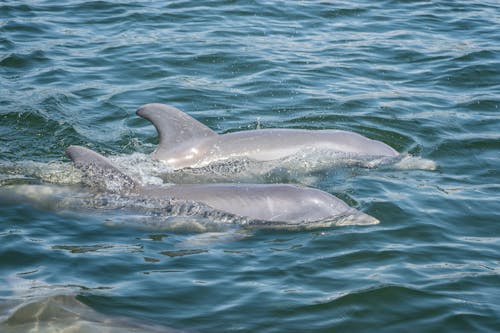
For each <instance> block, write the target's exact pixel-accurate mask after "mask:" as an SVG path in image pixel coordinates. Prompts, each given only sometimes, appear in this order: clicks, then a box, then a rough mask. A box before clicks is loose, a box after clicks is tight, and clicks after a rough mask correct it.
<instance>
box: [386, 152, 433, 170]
mask: <svg viewBox="0 0 500 333" xmlns="http://www.w3.org/2000/svg"><path fill="white" fill-rule="evenodd" d="M393 167H394V169H397V170H431V171H432V170H436V169H437V163H436V162H434V161H433V160H428V159H425V158H422V157H419V156H412V155H410V154H408V155H405V156H403V158H401V159H400V160H399V161H398V162H396V163H394V166H393Z"/></svg>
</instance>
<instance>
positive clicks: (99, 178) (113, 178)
mask: <svg viewBox="0 0 500 333" xmlns="http://www.w3.org/2000/svg"><path fill="white" fill-rule="evenodd" d="M66 154H67V155H68V157H69V158H70V159H71V160H72V161H73V163H74V164H75V166H76V167H77V168H78V169H80V170H81V171H82V172H83V181H84V183H86V184H87V185H89V186H91V187H97V188H99V189H101V190H107V191H111V192H124V191H125V192H128V191H132V190H134V189H136V188H138V187H139V186H140V185H139V184H138V183H137V182H136V181H135V180H134V179H132V178H131V177H130V176H128V175H126V174H125V173H123V172H122V171H120V170H119V169H118V168H117V167H116V166H115V165H114V164H113V163H112V162H111V161H110V160H108V159H107V158H106V157H104V156H102V155H100V154H98V153H96V152H95V151H93V150H90V149H88V148H85V147H81V146H69V147H68V148H66Z"/></svg>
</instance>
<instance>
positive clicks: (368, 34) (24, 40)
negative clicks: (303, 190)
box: [0, 0, 500, 332]
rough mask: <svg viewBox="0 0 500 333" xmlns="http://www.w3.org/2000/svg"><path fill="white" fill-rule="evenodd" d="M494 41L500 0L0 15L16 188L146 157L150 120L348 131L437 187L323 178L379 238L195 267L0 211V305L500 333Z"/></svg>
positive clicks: (192, 252) (172, 250) (225, 246)
mask: <svg viewBox="0 0 500 333" xmlns="http://www.w3.org/2000/svg"><path fill="white" fill-rule="evenodd" d="M499 22H500V5H499V4H498V2H496V1H435V2H428V1H378V2H373V1H340V2H332V3H327V2H317V1H300V2H299V1H296V2H279V1H251V2H246V1H177V2H163V1H138V2H128V1H111V0H109V1H90V2H89V1H66V2H65V3H64V4H59V3H58V2H55V1H4V2H1V3H0V185H1V187H0V189H1V188H2V187H6V186H7V185H13V184H48V183H51V182H56V183H58V182H61V178H64V179H67V178H68V175H67V174H64V175H61V173H60V170H61V168H59V167H58V168H55V167H54V165H63V166H65V165H66V164H68V165H69V161H68V160H67V159H66V158H65V157H64V149H65V148H66V147H67V146H68V145H74V144H79V145H85V146H88V147H90V148H92V149H95V150H97V151H99V152H101V153H104V154H105V155H122V156H129V155H130V154H132V153H134V152H139V153H142V154H147V153H149V152H151V151H152V150H153V149H154V147H155V145H156V143H157V138H156V133H155V131H154V128H153V127H152V126H151V125H150V124H149V123H148V122H147V121H145V120H143V119H140V118H139V117H137V116H136V115H135V113H134V112H135V110H136V109H137V107H139V106H140V105H142V104H144V103H150V102H161V103H166V104H171V105H174V106H176V107H178V108H179V109H181V110H184V111H186V112H187V113H189V114H190V115H191V116H193V117H194V118H196V119H197V120H199V121H201V122H202V123H204V124H205V125H207V126H209V127H210V128H212V129H214V130H215V131H216V132H218V133H227V132H233V131H240V130H249V129H255V128H256V127H257V125H259V126H260V127H262V128H274V127H278V128H306V129H343V130H350V131H354V132H357V133H360V134H363V135H365V136H367V137H369V138H372V139H377V140H380V141H383V142H385V143H387V144H389V145H390V146H392V147H394V148H395V149H396V150H398V151H399V152H402V153H410V154H412V155H413V156H416V157H420V158H423V159H429V160H432V161H434V162H435V163H436V165H437V169H436V170H422V169H421V168H391V167H385V168H374V169H366V168H357V167H348V168H340V169H332V170H329V171H328V172H326V173H323V174H322V175H321V177H319V178H315V180H314V182H313V183H312V185H314V186H315V187H318V188H320V189H322V190H324V191H327V192H329V193H332V194H334V195H337V196H338V197H340V198H342V199H343V200H345V201H346V202H347V203H348V204H349V205H351V206H353V207H355V208H357V209H360V210H362V211H364V212H366V213H368V214H370V215H372V216H375V217H376V218H378V219H379V220H380V221H381V223H380V224H379V225H375V226H366V227H362V226H350V227H338V228H328V229H321V230H313V231H296V232H285V231H255V232H252V233H250V234H245V235H243V236H241V235H240V236H238V237H223V236H221V237H220V239H218V240H216V241H210V242H200V243H195V244H197V245H196V246H191V247H189V248H187V247H184V246H183V244H186V243H189V242H191V241H192V240H193V239H195V240H196V239H197V237H200V234H199V233H193V232H172V231H164V230H161V228H160V229H151V228H149V229H145V228H141V227H140V226H137V227H136V226H134V225H133V224H131V223H127V224H126V225H125V226H118V227H116V226H110V225H109V223H107V221H108V220H109V219H113V218H116V216H115V215H116V214H118V215H120V213H119V212H104V213H103V212H100V211H92V210H91V211H89V212H87V213H85V214H81V213H79V214H60V212H58V211H57V210H54V209H46V208H44V207H40V206H37V205H33V204H32V203H30V202H20V201H19V200H16V199H15V198H10V197H8V196H7V197H5V196H0V281H1V282H0V301H6V302H7V301H8V302H11V301H18V302H25V301H27V300H29V297H30V295H33V294H37V295H38V294H43V293H45V292H47V291H49V290H55V291H57V288H64V289H65V290H68V289H70V290H71V291H72V293H73V294H75V295H76V297H77V299H78V300H79V301H80V302H81V303H83V304H84V305H85V306H88V307H89V309H91V310H92V311H95V313H98V314H99V315H102V316H103V317H112V318H114V317H115V316H120V317H126V318H128V320H130V322H140V323H141V325H142V323H144V325H147V326H145V327H160V328H161V327H173V328H176V329H180V330H188V331H191V330H192V331H199V332H221V331H222V332H372V331H377V332H498V331H499V330H500V319H499V318H500V288H499V286H500V277H499V264H500V239H499V236H498V235H499V233H500V213H499V211H500V177H499V165H500V113H499V112H500V110H499V104H500V100H499V96H500V70H499V69H500V55H499V54H500V53H499V51H500V34H499V33H498V31H499ZM63 169H64V168H63ZM54 170H55V171H54ZM70 178H71V177H70ZM291 181H294V182H300V183H307V184H311V182H310V178H309V177H308V176H304V178H303V179H293V180H291ZM121 219H122V220H123V219H125V220H126V219H127V213H123V214H122V216H121ZM23 283H25V284H27V286H25V285H24V284H23ZM30 283H33V284H30ZM35 283H36V285H43V286H44V287H43V288H40V287H38V288H34V287H33V285H35ZM8 302H7V303H6V304H10V303H8ZM4 308H8V307H7V306H5V307H4V306H0V319H1V320H2V324H0V325H3V326H0V327H2V329H3V330H6V329H7V328H9V327H10V328H9V329H12V330H13V331H16V327H15V325H14V326H12V325H10V326H9V324H8V323H7V324H6V323H5V321H6V320H7V319H6V318H8V316H7V315H5V316H3V315H4V314H5V313H6V312H2V309H4ZM20 315H24V316H25V318H26V322H29V321H30V320H32V318H31V317H32V316H33V315H34V314H33V313H29V312H28V313H23V314H20ZM92 316H93V315H91V317H92ZM95 317H96V318H97V315H95ZM99 318H100V317H99ZM21 321H22V320H21ZM6 325H7V326H6ZM151 329H152V328H151ZM17 331H18V332H23V329H18V330H17ZM49 331H50V330H49ZM96 331H98V330H96Z"/></svg>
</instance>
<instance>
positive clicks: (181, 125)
mask: <svg viewBox="0 0 500 333" xmlns="http://www.w3.org/2000/svg"><path fill="white" fill-rule="evenodd" d="M136 114H137V115H138V116H140V117H142V118H144V119H147V120H149V121H150V122H152V123H153V125H154V127H155V128H156V131H157V132H158V136H159V147H158V149H157V150H162V151H168V150H170V149H172V148H174V147H175V146H176V145H178V144H180V143H183V142H185V141H189V140H192V139H203V138H208V137H212V136H216V135H217V133H215V132H214V131H212V130H211V129H210V128H208V127H207V126H205V125H203V124H202V123H200V122H199V121H198V120H196V119H194V118H193V117H191V116H190V115H188V114H186V113H184V112H182V111H181V110H179V109H177V108H174V107H173V106H169V105H165V104H159V103H151V104H146V105H143V106H141V107H140V108H139V109H138V110H137V112H136Z"/></svg>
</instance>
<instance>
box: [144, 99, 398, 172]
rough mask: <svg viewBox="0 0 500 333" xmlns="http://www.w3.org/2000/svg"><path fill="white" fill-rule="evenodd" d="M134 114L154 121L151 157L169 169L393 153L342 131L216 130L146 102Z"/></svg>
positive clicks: (386, 155) (176, 110)
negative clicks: (309, 154)
mask: <svg viewBox="0 0 500 333" xmlns="http://www.w3.org/2000/svg"><path fill="white" fill-rule="evenodd" d="M137 115H139V116H140V117H143V118H145V119H147V120H149V121H151V122H152V123H153V125H154V126H155V128H156V130H157V132H158V135H159V145H158V147H157V148H156V150H155V151H154V152H153V153H152V157H153V158H155V159H158V160H161V161H164V162H166V163H167V164H168V165H169V166H171V167H172V168H173V169H175V170H177V169H182V168H186V167H202V166H206V165H208V164H210V163H212V162H215V161H220V160H225V159H229V158H241V157H244V158H249V159H252V160H255V161H262V162H265V161H271V160H279V159H282V158H286V157H289V156H292V155H294V154H297V153H299V152H302V151H309V150H311V149H314V150H318V151H329V152H335V153H337V152H338V153H341V154H345V155H356V156H366V157H376V158H380V157H396V156H398V155H399V153H398V152H397V151H396V150H394V149H393V148H391V147H390V146H388V145H386V144H385V143H383V142H380V141H376V140H371V139H368V138H366V137H364V136H362V135H360V134H357V133H353V132H348V131H341V130H316V131H314V130H303V129H262V130H251V131H242V132H234V133H228V134H223V135H219V134H217V133H215V132H214V131H213V130H211V129H210V128H208V127H207V126H205V125H203V124H202V123H200V122H198V121H197V120H195V119H194V118H192V117H191V116H189V115H187V114H186V113H184V112H182V111H180V110H178V109H176V108H174V107H172V106H168V105H164V104H157V103H152V104H146V105H143V106H142V107H140V108H139V109H138V110H137Z"/></svg>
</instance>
